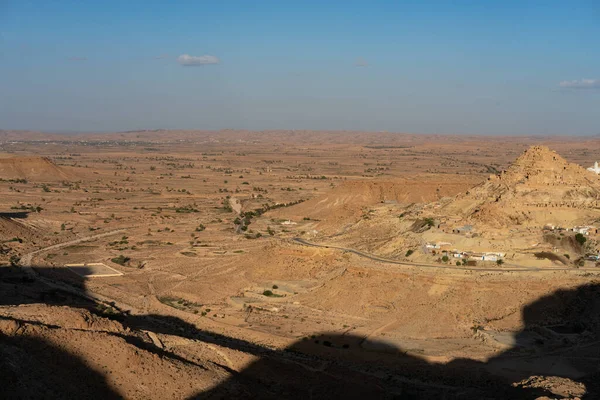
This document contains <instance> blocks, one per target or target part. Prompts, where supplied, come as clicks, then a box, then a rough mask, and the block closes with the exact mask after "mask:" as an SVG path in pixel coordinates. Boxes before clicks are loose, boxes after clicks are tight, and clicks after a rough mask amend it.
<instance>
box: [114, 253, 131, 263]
mask: <svg viewBox="0 0 600 400" xmlns="http://www.w3.org/2000/svg"><path fill="white" fill-rule="evenodd" d="M110 261H112V262H114V263H115V264H119V265H127V263H129V261H131V258H129V257H126V256H124V255H123V254H121V255H120V256H118V257H115V258H111V259H110Z"/></svg>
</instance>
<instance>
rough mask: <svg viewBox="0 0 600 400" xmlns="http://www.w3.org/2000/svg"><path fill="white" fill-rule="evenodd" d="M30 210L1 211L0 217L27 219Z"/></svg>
mask: <svg viewBox="0 0 600 400" xmlns="http://www.w3.org/2000/svg"><path fill="white" fill-rule="evenodd" d="M29 213H30V211H6V212H4V211H3V212H0V218H16V219H25V218H27V217H28V216H29Z"/></svg>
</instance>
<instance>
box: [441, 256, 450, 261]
mask: <svg viewBox="0 0 600 400" xmlns="http://www.w3.org/2000/svg"><path fill="white" fill-rule="evenodd" d="M448 260H450V259H449V258H448V256H443V257H442V261H443V262H448Z"/></svg>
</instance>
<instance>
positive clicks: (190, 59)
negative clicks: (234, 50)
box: [177, 54, 220, 67]
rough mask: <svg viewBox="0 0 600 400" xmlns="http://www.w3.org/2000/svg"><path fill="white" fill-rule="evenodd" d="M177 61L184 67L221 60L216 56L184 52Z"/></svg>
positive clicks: (216, 62) (215, 62) (214, 62)
mask: <svg viewBox="0 0 600 400" xmlns="http://www.w3.org/2000/svg"><path fill="white" fill-rule="evenodd" d="M177 62H178V63H179V64H181V65H183V66H184V67H195V66H198V65H207V64H218V63H219V62H220V60H219V59H218V58H217V57H215V56H209V55H204V56H190V55H189V54H182V55H180V56H179V57H177Z"/></svg>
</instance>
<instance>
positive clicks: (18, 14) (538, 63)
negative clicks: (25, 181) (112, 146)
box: [0, 0, 600, 135]
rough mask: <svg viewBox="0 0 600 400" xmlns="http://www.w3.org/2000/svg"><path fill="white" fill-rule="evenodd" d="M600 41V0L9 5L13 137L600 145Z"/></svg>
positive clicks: (2, 87) (3, 0) (4, 73)
mask: <svg viewBox="0 0 600 400" xmlns="http://www.w3.org/2000/svg"><path fill="white" fill-rule="evenodd" d="M175 3H176V4H175ZM599 38H600V2H599V1H597V0H571V1H567V0H565V1H552V0H545V1H526V0H521V1H511V0H503V1H495V0H487V1H475V0H473V1H460V0H458V1H449V0H448V1H441V0H440V1H433V0H431V1H426V0H423V1H344V2H341V1H340V2H337V1H328V2H326V1H311V0H304V1H291V0H290V1H285V0H279V1H228V0H220V1H189V2H186V1H177V2H175V1H173V2H167V1H152V0H147V1H137V0H128V1H112V0H104V1H85V0H83V1H81V0H80V1H57V0H43V1H27V0H0V129H2V128H4V129H36V130H46V131H114V130H132V129H155V128H174V129H175V128H177V129H222V128H223V129H224V128H235V129H253V130H262V129H327V130H369V131H381V130H387V131H397V132H414V133H442V134H443V133H467V134H564V135H591V134H593V135H597V134H600V51H599V49H600V45H599V44H598V43H599V42H598V40H599Z"/></svg>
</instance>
